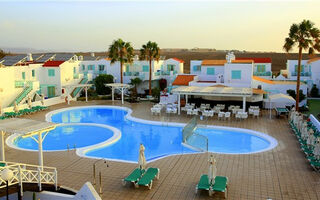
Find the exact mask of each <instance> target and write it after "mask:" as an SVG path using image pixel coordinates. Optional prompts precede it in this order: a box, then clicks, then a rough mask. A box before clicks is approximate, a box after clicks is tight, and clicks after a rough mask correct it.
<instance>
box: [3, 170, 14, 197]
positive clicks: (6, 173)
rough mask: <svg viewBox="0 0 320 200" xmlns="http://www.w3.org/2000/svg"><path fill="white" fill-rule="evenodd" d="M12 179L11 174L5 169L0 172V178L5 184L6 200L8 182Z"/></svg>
mask: <svg viewBox="0 0 320 200" xmlns="http://www.w3.org/2000/svg"><path fill="white" fill-rule="evenodd" d="M12 177H13V172H12V171H11V170H10V169H8V168H5V169H4V170H2V171H1V178H2V179H3V180H4V181H5V182H6V184H7V200H9V180H10V179H11V178H12Z"/></svg>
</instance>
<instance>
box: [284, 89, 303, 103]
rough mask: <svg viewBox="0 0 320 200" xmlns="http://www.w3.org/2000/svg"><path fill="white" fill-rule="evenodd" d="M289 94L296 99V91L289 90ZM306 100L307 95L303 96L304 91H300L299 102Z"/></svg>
mask: <svg viewBox="0 0 320 200" xmlns="http://www.w3.org/2000/svg"><path fill="white" fill-rule="evenodd" d="M287 93H288V94H289V95H290V96H292V98H294V99H296V91H295V90H287ZM305 99H306V95H304V94H303V92H302V90H299V102H301V101H303V100H305Z"/></svg>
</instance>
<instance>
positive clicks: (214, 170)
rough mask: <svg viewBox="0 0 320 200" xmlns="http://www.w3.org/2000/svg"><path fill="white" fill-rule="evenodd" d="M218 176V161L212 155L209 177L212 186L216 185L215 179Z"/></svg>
mask: <svg viewBox="0 0 320 200" xmlns="http://www.w3.org/2000/svg"><path fill="white" fill-rule="evenodd" d="M216 174H217V166H216V160H215V159H214V157H213V155H210V158H209V172H208V177H209V181H210V183H211V184H214V179H215V178H216Z"/></svg>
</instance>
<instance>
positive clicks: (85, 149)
mask: <svg viewBox="0 0 320 200" xmlns="http://www.w3.org/2000/svg"><path fill="white" fill-rule="evenodd" d="M57 126H97V127H101V128H105V129H108V130H110V131H112V132H113V135H112V136H111V137H110V138H109V139H107V140H105V141H102V142H99V143H97V144H93V145H89V146H84V147H80V148H75V149H76V151H77V152H81V153H82V154H86V153H87V152H88V151H91V150H93V149H98V148H102V147H105V146H108V145H111V144H113V143H115V142H117V141H118V140H120V138H121V131H120V130H119V129H117V128H115V127H113V126H109V125H104V124H96V123H60V124H58V125H57ZM19 136H21V134H17V133H15V134H13V135H10V136H9V137H8V138H7V139H6V143H7V145H8V146H9V147H11V148H14V149H19V150H24V151H38V150H35V149H27V148H23V147H19V146H16V145H15V140H16V139H17V138H18V137H19ZM72 149H74V148H70V150H72ZM67 150H68V149H59V150H43V152H57V151H67Z"/></svg>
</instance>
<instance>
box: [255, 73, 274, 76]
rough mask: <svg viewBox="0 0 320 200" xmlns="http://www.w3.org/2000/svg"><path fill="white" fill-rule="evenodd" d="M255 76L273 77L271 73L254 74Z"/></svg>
mask: <svg viewBox="0 0 320 200" xmlns="http://www.w3.org/2000/svg"><path fill="white" fill-rule="evenodd" d="M253 75H254V76H271V75H272V73H271V72H254V73H253Z"/></svg>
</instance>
